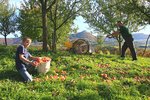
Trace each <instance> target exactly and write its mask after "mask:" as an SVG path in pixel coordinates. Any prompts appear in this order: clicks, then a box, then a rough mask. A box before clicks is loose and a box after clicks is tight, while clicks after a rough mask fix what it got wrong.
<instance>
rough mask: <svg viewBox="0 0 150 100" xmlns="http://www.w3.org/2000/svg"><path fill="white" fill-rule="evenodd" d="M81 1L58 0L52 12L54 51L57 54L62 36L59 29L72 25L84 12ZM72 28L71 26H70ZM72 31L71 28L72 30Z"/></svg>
mask: <svg viewBox="0 0 150 100" xmlns="http://www.w3.org/2000/svg"><path fill="white" fill-rule="evenodd" d="M82 3H85V2H83V1H81V0H72V1H70V0H66V1H63V0H57V1H56V3H55V5H54V6H53V7H52V9H50V10H49V12H50V17H49V19H50V21H51V22H52V24H53V25H52V26H53V32H52V51H53V52H56V43H57V39H58V36H61V35H62V32H59V31H58V30H59V29H62V28H64V26H65V25H69V24H68V23H72V22H73V20H74V19H75V17H76V15H77V14H78V13H79V12H80V11H81V10H82V5H81V4H82ZM52 15H53V16H52ZM70 27H71V24H70ZM70 29H71V28H70Z"/></svg>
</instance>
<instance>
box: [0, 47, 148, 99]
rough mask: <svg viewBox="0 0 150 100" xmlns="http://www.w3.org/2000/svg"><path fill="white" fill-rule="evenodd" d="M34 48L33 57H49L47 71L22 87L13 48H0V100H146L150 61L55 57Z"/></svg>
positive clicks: (91, 56) (62, 54)
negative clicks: (49, 65)
mask: <svg viewBox="0 0 150 100" xmlns="http://www.w3.org/2000/svg"><path fill="white" fill-rule="evenodd" d="M37 48H38V47H31V48H30V49H29V51H30V52H31V53H32V55H34V56H48V57H51V58H52V62H51V68H50V71H49V72H48V73H46V74H36V75H33V77H34V78H38V79H39V80H38V81H34V82H30V83H23V82H22V78H21V77H20V75H19V73H18V72H17V71H16V69H15V64H14V59H13V55H14V53H15V50H16V46H8V47H6V46H2V45H1V46H0V54H1V56H0V99H2V100H7V99H11V100H17V99H21V100H27V99H28V100H58V99H61V100H149V96H150V94H149V93H150V86H149V82H150V80H149V74H150V72H149V70H150V67H149V65H150V59H149V58H142V57H138V61H131V57H127V58H126V59H124V60H121V59H120V58H119V57H118V55H111V54H110V55H105V54H101V55H100V54H92V55H75V54H71V53H69V52H67V51H60V52H58V53H56V54H55V53H52V52H46V53H45V52H42V51H40V50H38V49H37ZM102 74H107V77H104V76H102ZM54 76H57V78H54ZM62 76H65V77H66V78H65V80H62V79H61V77H62Z"/></svg>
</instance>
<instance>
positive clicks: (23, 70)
mask: <svg viewBox="0 0 150 100" xmlns="http://www.w3.org/2000/svg"><path fill="white" fill-rule="evenodd" d="M31 42H32V40H31V39H30V38H29V37H24V38H23V40H22V44H21V45H19V46H18V48H17V51H16V58H15V62H16V69H17V71H18V72H19V73H20V75H21V76H22V77H23V79H24V81H25V82H29V81H33V79H32V76H31V75H30V74H29V72H28V71H27V70H28V69H29V68H32V67H36V64H34V63H33V62H32V61H30V60H36V59H37V58H38V57H33V56H32V55H31V54H30V53H29V52H28V51H27V48H28V47H29V46H30V44H31Z"/></svg>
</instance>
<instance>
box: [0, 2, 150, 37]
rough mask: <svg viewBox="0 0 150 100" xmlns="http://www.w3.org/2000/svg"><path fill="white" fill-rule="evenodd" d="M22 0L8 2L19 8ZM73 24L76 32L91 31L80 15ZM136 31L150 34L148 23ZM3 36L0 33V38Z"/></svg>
mask: <svg viewBox="0 0 150 100" xmlns="http://www.w3.org/2000/svg"><path fill="white" fill-rule="evenodd" d="M22 1H23V0H10V4H13V5H14V6H16V7H17V8H20V2H22ZM74 23H75V26H78V28H79V30H78V32H81V31H84V30H86V31H89V32H90V31H91V29H90V27H89V26H88V24H87V23H85V20H84V19H83V18H82V17H77V18H76V20H75V21H74ZM137 33H144V34H150V25H147V26H146V27H145V28H144V29H142V30H140V31H139V32H137ZM1 37H3V36H2V35H0V38H1ZM11 37H14V36H13V35H12V34H11V35H8V36H7V38H11Z"/></svg>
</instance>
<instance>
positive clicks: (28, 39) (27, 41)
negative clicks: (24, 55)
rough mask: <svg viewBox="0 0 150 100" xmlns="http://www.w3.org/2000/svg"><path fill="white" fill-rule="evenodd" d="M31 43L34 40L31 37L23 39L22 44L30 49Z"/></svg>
mask: <svg viewBox="0 0 150 100" xmlns="http://www.w3.org/2000/svg"><path fill="white" fill-rule="evenodd" d="M31 42H32V40H31V38H29V37H24V38H23V39H22V44H23V45H24V47H25V48H27V47H29V46H30V44H31Z"/></svg>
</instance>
